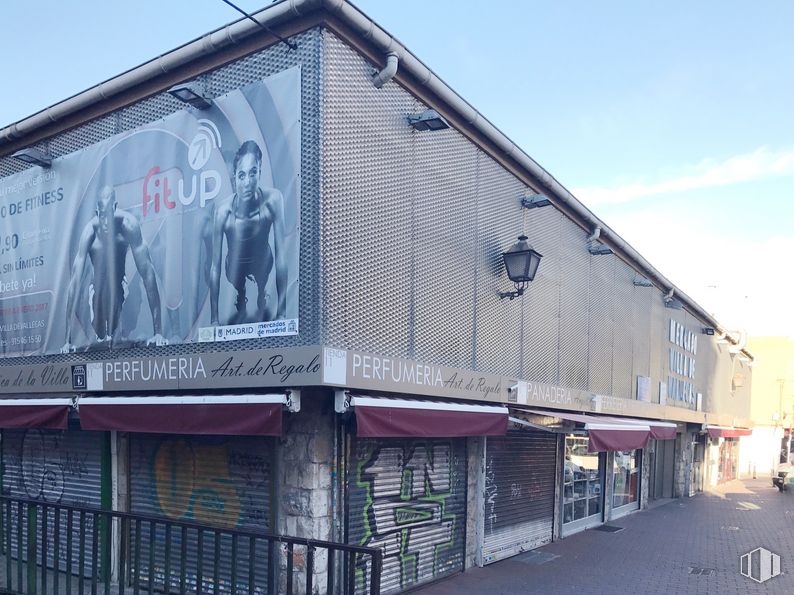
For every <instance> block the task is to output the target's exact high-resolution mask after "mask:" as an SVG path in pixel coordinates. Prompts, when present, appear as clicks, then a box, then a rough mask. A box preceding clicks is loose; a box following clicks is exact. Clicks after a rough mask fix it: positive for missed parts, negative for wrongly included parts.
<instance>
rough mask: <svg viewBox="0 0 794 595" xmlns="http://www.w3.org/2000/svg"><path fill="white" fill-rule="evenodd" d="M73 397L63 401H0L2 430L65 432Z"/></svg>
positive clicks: (0, 426) (0, 424)
mask: <svg viewBox="0 0 794 595" xmlns="http://www.w3.org/2000/svg"><path fill="white" fill-rule="evenodd" d="M71 407H72V399H71V397H65V398H61V399H57V398H53V399H0V428H7V429H11V428H45V429H50V430H65V429H66V428H67V426H68V425H69V409H71Z"/></svg>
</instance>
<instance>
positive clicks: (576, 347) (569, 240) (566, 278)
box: [560, 219, 603, 389]
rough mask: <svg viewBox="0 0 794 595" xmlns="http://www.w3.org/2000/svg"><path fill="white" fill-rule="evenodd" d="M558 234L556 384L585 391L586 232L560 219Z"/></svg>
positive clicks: (587, 294)
mask: <svg viewBox="0 0 794 595" xmlns="http://www.w3.org/2000/svg"><path fill="white" fill-rule="evenodd" d="M560 231H561V233H560V237H561V240H562V244H561V245H560V253H561V257H560V276H561V279H560V384H561V385H562V386H569V387H571V388H579V389H587V364H588V362H587V354H588V326H589V312H588V302H589V295H590V283H589V278H590V254H589V253H588V252H587V245H586V243H585V239H586V238H587V233H586V232H585V231H584V230H583V229H582V228H580V227H578V226H577V225H575V224H574V223H573V222H571V221H569V220H567V219H563V220H562V224H561V230H560ZM602 258H603V257H602Z"/></svg>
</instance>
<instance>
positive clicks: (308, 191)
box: [0, 29, 321, 366]
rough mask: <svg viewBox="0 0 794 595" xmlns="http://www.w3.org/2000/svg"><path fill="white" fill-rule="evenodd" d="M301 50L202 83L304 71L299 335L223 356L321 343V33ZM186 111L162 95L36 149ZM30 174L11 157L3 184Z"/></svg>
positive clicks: (182, 348) (208, 347)
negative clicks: (297, 69)
mask: <svg viewBox="0 0 794 595" xmlns="http://www.w3.org/2000/svg"><path fill="white" fill-rule="evenodd" d="M291 40H292V41H294V42H295V43H296V44H297V49H296V50H287V48H286V46H285V45H284V44H277V45H274V46H271V47H269V48H266V49H264V50H262V51H260V52H257V53H255V54H252V55H250V56H248V57H246V58H243V59H241V60H238V61H237V62H235V63H232V64H229V65H227V66H224V67H222V68H219V69H217V70H215V71H212V72H209V73H206V74H204V75H202V76H201V80H202V82H204V83H205V84H206V85H207V86H208V88H209V89H210V91H211V92H212V93H213V94H221V93H226V92H228V91H231V90H233V89H236V88H239V87H242V86H244V85H247V84H249V83H252V82H255V81H257V80H260V79H262V78H264V77H266V76H269V75H271V74H275V73H277V72H280V71H282V70H285V69H287V68H291V67H293V66H296V65H298V64H300V65H301V66H302V68H301V75H302V83H301V101H302V105H301V133H302V137H301V212H300V217H301V220H300V228H301V240H300V265H299V266H300V275H301V280H300V309H299V317H300V329H301V331H300V334H299V335H297V336H290V337H272V338H268V339H251V340H244V341H233V342H225V343H224V344H223V346H222V348H223V350H224V351H232V350H242V349H254V348H268V347H287V346H295V345H310V344H316V343H318V342H319V331H318V323H317V321H318V319H319V301H318V293H319V290H318V283H319V281H318V279H319V256H318V253H319V247H318V240H317V237H318V233H317V229H318V206H317V205H318V202H319V199H318V196H319V159H320V154H319V145H320V143H319V136H320V115H319V114H320V60H321V32H320V30H319V29H312V30H309V31H306V32H304V33H301V34H299V35H295V36H294V37H292V38H291ZM183 108H184V104H182V103H181V102H178V101H177V100H176V99H174V98H173V97H172V96H171V95H169V94H168V93H165V92H163V93H160V94H158V95H156V96H153V97H150V98H148V99H146V100H144V101H141V102H138V103H136V104H135V105H131V106H129V107H126V108H123V109H120V110H118V111H116V112H114V113H112V114H109V115H107V116H104V117H102V118H98V119H96V120H93V121H90V122H87V123H85V124H83V125H82V126H79V127H77V128H75V129H73V130H70V131H68V132H66V133H64V134H60V135H58V136H57V137H55V138H53V139H50V140H49V141H47V142H45V143H42V144H39V145H36V146H37V147H38V148H40V149H42V150H49V151H50V152H51V153H52V154H53V156H54V157H59V156H61V155H64V154H67V153H71V152H73V151H77V150H79V149H82V148H84V147H86V146H89V145H91V144H93V143H96V142H98V141H100V140H102V139H104V138H107V137H108V136H112V135H114V134H118V133H120V132H123V131H125V130H129V129H131V128H134V127H136V126H140V125H142V124H146V123H149V122H152V121H155V120H157V119H159V118H163V117H165V116H167V115H169V114H171V113H174V112H176V111H178V110H180V109H183ZM25 167H27V166H26V165H24V164H22V163H21V162H19V161H17V160H16V159H12V158H11V157H10V156H6V157H2V158H0V176H6V175H10V174H11V173H14V172H17V171H21V170H22V169H24V168H25ZM218 349H219V347H218V346H217V345H215V344H213V343H190V344H182V345H172V346H168V347H156V348H155V347H149V348H146V347H141V348H136V349H128V350H125V351H124V352H123V355H124V356H125V357H142V356H153V355H177V354H185V353H199V352H207V351H216V350H218ZM112 355H113V354H109V353H108V352H106V351H98V352H87V353H80V354H70V355H52V356H33V357H25V358H10V359H2V358H0V365H4V366H5V365H20V364H37V363H48V362H55V361H69V360H72V361H74V360H90V359H107V358H108V357H109V356H112Z"/></svg>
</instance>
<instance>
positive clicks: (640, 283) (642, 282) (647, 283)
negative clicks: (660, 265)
mask: <svg viewBox="0 0 794 595" xmlns="http://www.w3.org/2000/svg"><path fill="white" fill-rule="evenodd" d="M634 287H653V283H651V280H650V279H648V278H647V277H634Z"/></svg>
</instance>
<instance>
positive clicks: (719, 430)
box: [706, 426, 753, 438]
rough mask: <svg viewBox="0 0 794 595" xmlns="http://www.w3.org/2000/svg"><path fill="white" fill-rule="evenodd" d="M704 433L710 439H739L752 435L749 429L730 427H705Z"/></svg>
mask: <svg viewBox="0 0 794 595" xmlns="http://www.w3.org/2000/svg"><path fill="white" fill-rule="evenodd" d="M706 431H707V432H708V433H709V437H710V438H739V437H740V436H750V435H751V434H752V433H753V431H752V430H751V429H750V428H734V427H731V426H706Z"/></svg>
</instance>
